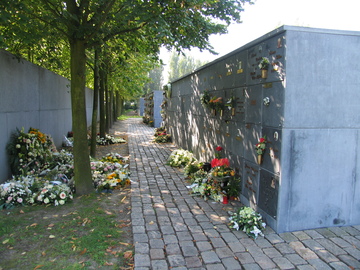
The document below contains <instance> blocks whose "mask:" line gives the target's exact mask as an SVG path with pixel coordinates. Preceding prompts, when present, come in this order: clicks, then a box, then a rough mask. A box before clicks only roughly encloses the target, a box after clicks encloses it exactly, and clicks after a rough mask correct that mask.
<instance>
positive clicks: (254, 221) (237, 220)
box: [229, 206, 266, 239]
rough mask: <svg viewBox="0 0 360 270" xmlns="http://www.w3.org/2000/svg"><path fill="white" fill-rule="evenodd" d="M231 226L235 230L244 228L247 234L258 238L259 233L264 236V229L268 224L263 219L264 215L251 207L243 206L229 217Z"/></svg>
mask: <svg viewBox="0 0 360 270" xmlns="http://www.w3.org/2000/svg"><path fill="white" fill-rule="evenodd" d="M229 220H230V227H231V228H233V229H235V230H242V231H243V232H245V233H246V234H247V235H249V236H250V237H253V238H255V239H256V238H257V237H258V235H261V236H264V234H263V233H262V231H263V230H264V229H265V226H266V224H265V223H264V222H263V221H262V216H261V215H260V214H259V213H257V212H255V211H254V210H253V209H252V208H250V207H246V206H244V207H241V208H239V209H238V210H237V211H236V212H235V213H233V214H232V215H231V217H230V218H229Z"/></svg>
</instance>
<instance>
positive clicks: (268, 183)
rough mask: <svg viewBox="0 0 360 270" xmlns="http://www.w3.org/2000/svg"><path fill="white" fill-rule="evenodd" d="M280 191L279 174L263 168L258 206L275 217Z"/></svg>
mask: <svg viewBox="0 0 360 270" xmlns="http://www.w3.org/2000/svg"><path fill="white" fill-rule="evenodd" d="M278 193H279V175H276V174H273V173H271V172H268V171H266V170H261V171H260V185H259V204H258V206H259V207H260V208H261V209H262V210H263V211H265V212H266V213H267V215H269V216H271V217H272V218H273V219H276V217H277V205H278Z"/></svg>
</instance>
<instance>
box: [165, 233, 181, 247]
mask: <svg viewBox="0 0 360 270" xmlns="http://www.w3.org/2000/svg"><path fill="white" fill-rule="evenodd" d="M178 242H179V241H178V239H177V237H176V235H173V234H165V235H164V243H165V244H166V245H167V244H174V243H178Z"/></svg>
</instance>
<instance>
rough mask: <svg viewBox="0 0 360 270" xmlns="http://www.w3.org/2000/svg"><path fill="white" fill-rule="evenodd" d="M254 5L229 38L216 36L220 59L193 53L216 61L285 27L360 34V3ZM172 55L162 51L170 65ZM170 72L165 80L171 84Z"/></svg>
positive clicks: (261, 1) (267, 0)
mask: <svg viewBox="0 0 360 270" xmlns="http://www.w3.org/2000/svg"><path fill="white" fill-rule="evenodd" d="M253 2H255V3H254V5H248V4H246V5H245V6H244V9H245V10H244V11H243V12H242V13H241V20H242V23H241V24H232V25H230V26H229V28H228V34H224V35H213V36H211V37H210V44H211V45H212V46H213V47H214V49H215V51H216V52H218V53H219V54H218V55H212V54H210V53H208V52H199V50H197V49H193V50H191V51H190V52H189V55H192V56H193V57H194V58H196V59H199V60H202V61H204V60H208V61H209V62H210V61H212V60H215V59H217V58H219V57H221V56H223V55H225V54H228V53H230V52H232V51H234V50H235V49H237V48H239V47H241V46H243V45H245V44H247V43H249V42H251V41H253V40H254V39H256V38H258V37H261V36H262V35H264V34H266V33H268V32H270V31H272V30H274V29H276V28H278V27H280V26H282V25H293V26H304V27H313V28H326V29H338V30H351V31H360V16H359V10H360V0H341V1H339V0H338V1H335V0H253ZM169 57H170V53H169V52H167V51H166V50H165V49H163V50H161V54H160V58H161V59H162V60H163V62H164V63H165V64H166V63H168V61H169ZM167 73H168V71H167V69H166V66H165V67H164V77H165V81H167Z"/></svg>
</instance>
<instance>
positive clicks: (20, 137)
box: [6, 128, 56, 175]
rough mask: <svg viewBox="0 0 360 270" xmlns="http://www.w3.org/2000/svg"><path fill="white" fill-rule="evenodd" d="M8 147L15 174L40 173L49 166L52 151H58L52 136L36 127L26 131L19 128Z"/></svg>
mask: <svg viewBox="0 0 360 270" xmlns="http://www.w3.org/2000/svg"><path fill="white" fill-rule="evenodd" d="M6 149H7V153H8V155H9V161H10V168H11V172H12V174H13V175H21V174H23V175H27V174H38V173H40V172H41V171H43V170H45V169H47V168H48V162H49V160H50V159H51V157H52V153H53V152H55V151H56V147H55V145H54V142H53V140H52V138H51V137H50V136H49V135H46V134H44V133H42V132H40V131H39V130H38V129H34V128H30V129H29V131H28V132H24V128H22V129H21V130H19V129H17V130H16V131H15V132H14V133H13V134H12V135H11V137H10V142H9V143H8V144H7V147H6Z"/></svg>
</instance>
